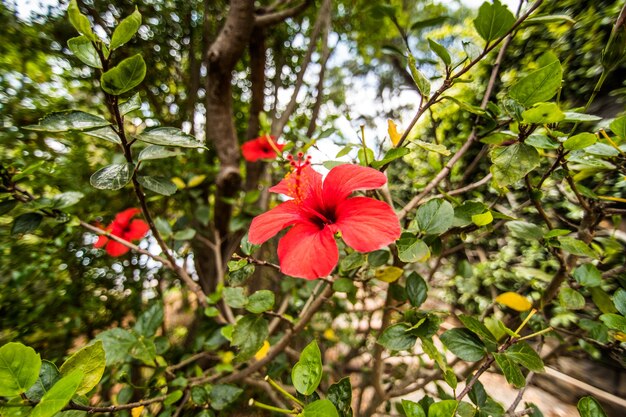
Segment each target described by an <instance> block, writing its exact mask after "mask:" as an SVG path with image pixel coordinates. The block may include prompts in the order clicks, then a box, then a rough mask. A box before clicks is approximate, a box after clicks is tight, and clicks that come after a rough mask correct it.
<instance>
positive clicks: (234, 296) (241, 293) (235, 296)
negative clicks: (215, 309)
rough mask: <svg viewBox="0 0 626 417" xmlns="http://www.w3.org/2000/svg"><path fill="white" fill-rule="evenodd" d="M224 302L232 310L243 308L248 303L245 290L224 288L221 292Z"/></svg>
mask: <svg viewBox="0 0 626 417" xmlns="http://www.w3.org/2000/svg"><path fill="white" fill-rule="evenodd" d="M222 296H223V297H224V302H225V303H226V304H227V305H228V306H230V307H232V308H243V307H244V306H245V305H246V304H247V303H248V297H246V293H245V290H244V289H243V288H241V287H235V288H233V287H226V288H224V291H223V292H222Z"/></svg>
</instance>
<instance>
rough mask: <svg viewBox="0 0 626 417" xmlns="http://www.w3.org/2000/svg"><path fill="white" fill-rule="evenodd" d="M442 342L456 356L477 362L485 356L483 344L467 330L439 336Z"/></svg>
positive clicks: (456, 330)
mask: <svg viewBox="0 0 626 417" xmlns="http://www.w3.org/2000/svg"><path fill="white" fill-rule="evenodd" d="M439 339H440V340H441V342H442V343H443V344H444V345H445V346H446V347H447V348H448V349H449V350H450V351H451V352H452V353H454V354H455V355H456V356H458V357H459V358H461V359H463V360H464V361H467V362H476V361H479V360H481V359H482V358H483V357H484V356H485V345H484V344H483V342H482V341H481V340H480V339H479V338H478V337H476V336H475V335H474V333H472V332H470V331H469V330H467V329H450V330H447V331H445V332H444V333H443V334H441V336H439Z"/></svg>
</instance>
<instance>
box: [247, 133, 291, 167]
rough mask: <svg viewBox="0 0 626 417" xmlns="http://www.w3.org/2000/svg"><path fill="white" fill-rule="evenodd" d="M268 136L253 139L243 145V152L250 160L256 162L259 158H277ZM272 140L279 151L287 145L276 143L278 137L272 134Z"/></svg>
mask: <svg viewBox="0 0 626 417" xmlns="http://www.w3.org/2000/svg"><path fill="white" fill-rule="evenodd" d="M267 138H268V137H267V136H261V137H259V138H256V139H252V140H249V141H247V142H246V143H244V144H243V145H241V153H242V155H243V157H244V159H245V160H246V161H248V162H256V161H258V160H259V159H276V157H277V155H276V151H275V150H274V149H273V148H272V146H271V145H270V144H269V142H268V140H267ZM271 140H272V142H273V143H274V146H276V149H278V151H282V150H283V148H284V147H285V145H282V144H281V145H279V144H278V143H276V137H274V136H271Z"/></svg>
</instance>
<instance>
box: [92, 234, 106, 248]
mask: <svg viewBox="0 0 626 417" xmlns="http://www.w3.org/2000/svg"><path fill="white" fill-rule="evenodd" d="M108 241H109V238H108V237H106V236H105V235H100V236H98V241H97V242H96V243H95V244H94V245H93V247H94V248H96V249H100V248H103V247H104V245H106V244H107V242H108Z"/></svg>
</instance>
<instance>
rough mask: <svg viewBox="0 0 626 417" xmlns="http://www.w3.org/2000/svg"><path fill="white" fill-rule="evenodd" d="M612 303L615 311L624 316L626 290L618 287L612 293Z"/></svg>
mask: <svg viewBox="0 0 626 417" xmlns="http://www.w3.org/2000/svg"><path fill="white" fill-rule="evenodd" d="M613 303H614V304H615V308H616V309H617V311H619V312H620V313H622V314H623V315H624V316H626V290H624V289H623V288H618V289H617V291H615V293H614V294H613Z"/></svg>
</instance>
